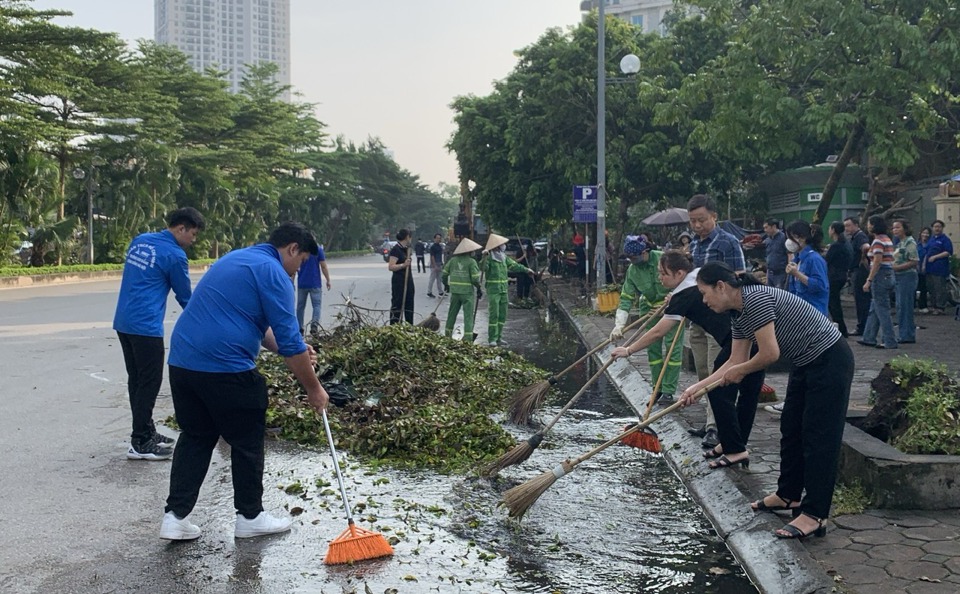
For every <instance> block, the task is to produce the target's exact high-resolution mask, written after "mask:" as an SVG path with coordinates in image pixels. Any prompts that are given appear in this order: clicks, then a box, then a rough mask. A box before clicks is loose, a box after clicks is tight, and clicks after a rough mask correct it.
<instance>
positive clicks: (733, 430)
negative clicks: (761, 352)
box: [707, 343, 766, 454]
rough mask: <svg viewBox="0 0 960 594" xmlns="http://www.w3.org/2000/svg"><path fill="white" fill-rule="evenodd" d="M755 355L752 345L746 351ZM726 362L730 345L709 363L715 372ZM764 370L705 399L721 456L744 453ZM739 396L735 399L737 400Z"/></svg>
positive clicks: (755, 413)
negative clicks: (721, 450) (713, 424)
mask: <svg viewBox="0 0 960 594" xmlns="http://www.w3.org/2000/svg"><path fill="white" fill-rule="evenodd" d="M756 353H757V347H756V345H754V346H753V348H752V349H751V351H750V355H751V356H753V355H755V354H756ZM729 358H730V344H729V343H728V344H727V345H726V346H724V347H723V348H721V349H720V354H719V355H717V358H716V360H715V361H714V362H713V370H714V371H716V370H717V369H719V368H720V366H721V365H723V364H724V363H726V362H727V359H729ZM765 375H766V370H763V369H761V370H760V371H754V372H753V373H751V374H750V375H748V376H746V377H744V378H743V381H742V382H740V383H739V384H729V385H726V386H721V387H719V388H716V389H714V390H711V391H710V393H709V394H708V395H707V397H708V398H709V399H710V407H711V408H712V409H713V418H714V420H715V421H716V423H717V436H718V437H719V438H720V446H721V447H722V448H723V453H724V454H739V453H740V452H745V451H746V450H747V441H748V440H749V439H750V432H751V431H753V420H754V418H755V417H756V416H757V402H758V400H759V399H760V388H762V387H763V378H764V376H765ZM738 393H739V397H738Z"/></svg>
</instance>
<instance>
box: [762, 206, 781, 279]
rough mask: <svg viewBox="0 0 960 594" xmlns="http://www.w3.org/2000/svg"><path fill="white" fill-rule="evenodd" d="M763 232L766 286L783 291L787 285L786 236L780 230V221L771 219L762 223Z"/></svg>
mask: <svg viewBox="0 0 960 594" xmlns="http://www.w3.org/2000/svg"><path fill="white" fill-rule="evenodd" d="M763 232H764V233H766V235H767V236H766V237H765V238H764V239H763V245H764V246H765V248H766V258H767V285H768V286H770V287H776V288H778V289H783V288H785V287H786V284H787V273H786V270H787V247H786V243H787V236H786V234H784V232H783V231H781V230H780V221H778V220H777V219H773V218H770V219H767V220H766V221H765V222H764V223H763Z"/></svg>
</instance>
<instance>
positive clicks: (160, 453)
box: [127, 437, 173, 460]
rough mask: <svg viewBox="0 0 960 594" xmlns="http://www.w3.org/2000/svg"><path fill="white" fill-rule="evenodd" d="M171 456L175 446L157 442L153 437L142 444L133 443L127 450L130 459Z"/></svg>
mask: <svg viewBox="0 0 960 594" xmlns="http://www.w3.org/2000/svg"><path fill="white" fill-rule="evenodd" d="M171 456H173V448H171V447H170V446H168V445H163V444H160V443H157V440H156V439H154V438H152V437H151V438H150V439H148V440H147V441H146V442H145V443H142V444H134V443H131V444H130V449H128V450H127V459H128V460H167V459H169V458H170V457H171Z"/></svg>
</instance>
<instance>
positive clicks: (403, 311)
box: [397, 246, 411, 324]
mask: <svg viewBox="0 0 960 594" xmlns="http://www.w3.org/2000/svg"><path fill="white" fill-rule="evenodd" d="M404 262H406V263H407V269H406V270H404V271H403V301H401V302H400V319H399V320H397V323H398V324H402V323H403V320H405V319H407V289H408V288H409V287H410V264H411V262H410V247H409V246H408V247H407V259H406V260H404Z"/></svg>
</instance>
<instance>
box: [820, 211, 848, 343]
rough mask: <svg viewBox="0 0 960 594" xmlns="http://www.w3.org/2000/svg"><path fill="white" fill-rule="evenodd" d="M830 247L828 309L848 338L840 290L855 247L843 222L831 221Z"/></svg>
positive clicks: (827, 258) (844, 282) (828, 257)
mask: <svg viewBox="0 0 960 594" xmlns="http://www.w3.org/2000/svg"><path fill="white" fill-rule="evenodd" d="M829 233H830V241H832V242H833V243H831V244H830V247H829V248H828V249H827V255H826V256H825V259H826V261H827V280H828V281H829V282H830V300H829V301H828V303H827V309H828V310H829V312H830V318H831V319H832V320H833V321H834V322H836V324H837V329H838V330H840V334H841V335H842V336H843V337H844V338H846V337H847V336H849V334H848V333H847V325H846V324H845V323H844V321H843V307H842V306H841V305H840V291H841V290H843V287H844V285H846V284H847V274H849V271H850V265H851V264H853V248H852V247H850V242H849V241H847V236H846V235H844V233H843V223H841V222H840V221H834V222H832V223H830V231H829Z"/></svg>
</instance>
